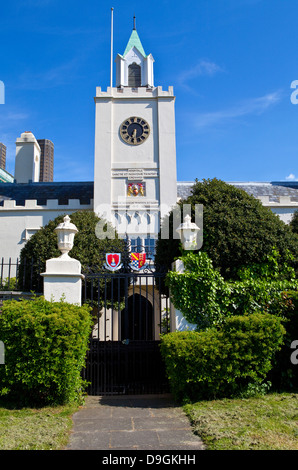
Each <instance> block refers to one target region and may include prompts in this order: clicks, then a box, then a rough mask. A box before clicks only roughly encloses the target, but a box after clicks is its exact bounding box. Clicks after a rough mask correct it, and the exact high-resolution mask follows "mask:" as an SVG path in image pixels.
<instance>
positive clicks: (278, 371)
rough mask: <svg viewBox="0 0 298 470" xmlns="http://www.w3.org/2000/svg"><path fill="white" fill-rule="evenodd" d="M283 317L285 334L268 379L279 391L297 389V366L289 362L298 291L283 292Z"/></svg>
mask: <svg viewBox="0 0 298 470" xmlns="http://www.w3.org/2000/svg"><path fill="white" fill-rule="evenodd" d="M282 295H283V299H282V304H283V318H284V319H285V321H284V327H285V329H286V335H285V337H284V342H283V345H282V347H281V349H280V351H278V353H277V355H276V358H275V361H274V365H273V369H272V371H270V373H269V376H268V378H269V380H270V381H271V382H272V385H273V388H274V389H275V390H277V391H279V392H282V391H288V392H291V391H295V392H297V390H298V366H297V365H296V364H292V363H291V354H292V352H293V351H294V350H293V349H291V343H292V342H293V341H295V340H298V292H297V291H287V292H283V294H282Z"/></svg>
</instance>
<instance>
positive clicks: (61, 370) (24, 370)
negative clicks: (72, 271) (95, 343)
mask: <svg viewBox="0 0 298 470" xmlns="http://www.w3.org/2000/svg"><path fill="white" fill-rule="evenodd" d="M90 331H91V315H90V309H89V308H88V307H86V306H83V307H79V306H74V305H70V304H67V303H65V302H57V303H55V302H48V301H46V300H44V298H42V297H40V298H35V299H32V300H22V301H20V302H17V301H14V300H12V301H5V302H4V303H3V307H2V314H0V340H1V341H3V343H4V346H5V365H2V366H0V394H1V395H9V396H13V397H17V398H18V401H22V402H25V403H42V404H49V403H56V404H58V403H60V404H61V403H70V402H72V401H77V400H80V399H81V398H82V396H83V394H84V381H83V380H82V378H81V371H82V369H83V367H84V364H85V357H86V352H87V348H88V340H89V335H90Z"/></svg>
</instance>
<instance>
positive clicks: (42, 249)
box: [19, 211, 125, 292]
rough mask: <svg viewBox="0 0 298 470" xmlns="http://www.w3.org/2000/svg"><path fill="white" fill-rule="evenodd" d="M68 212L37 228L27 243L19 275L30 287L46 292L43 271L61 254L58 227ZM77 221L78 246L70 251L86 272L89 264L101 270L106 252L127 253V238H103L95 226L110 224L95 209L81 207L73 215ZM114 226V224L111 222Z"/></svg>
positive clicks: (75, 241)
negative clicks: (49, 261) (43, 285)
mask: <svg viewBox="0 0 298 470" xmlns="http://www.w3.org/2000/svg"><path fill="white" fill-rule="evenodd" d="M64 216H65V215H60V216H58V217H56V218H55V219H54V220H51V221H50V222H49V223H48V224H47V225H45V226H44V227H42V228H41V229H40V230H38V232H36V233H35V234H34V235H33V236H32V237H31V238H30V240H28V242H27V243H26V245H25V246H24V248H23V249H22V251H21V254H20V267H19V279H20V283H21V285H22V287H23V288H24V289H27V290H29V291H31V290H34V291H37V292H42V278H41V276H40V273H41V272H43V270H44V269H45V262H46V260H48V259H51V258H56V257H58V256H60V255H61V253H60V251H59V250H58V245H57V234H56V232H55V228H56V227H57V225H58V224H60V223H61V222H63V218H64ZM70 218H71V222H72V223H73V224H75V225H76V227H77V229H78V233H77V234H76V235H75V237H74V246H73V249H72V250H71V251H70V253H69V255H70V256H71V257H72V258H75V259H77V260H79V261H80V262H81V264H82V271H83V272H84V271H85V270H86V269H87V268H88V267H95V269H97V270H100V269H101V267H102V265H103V263H104V262H105V253H106V252H120V253H123V252H124V249H125V242H124V240H122V239H119V238H118V236H117V233H116V234H115V235H116V238H115V239H108V238H105V239H99V238H98V237H97V236H96V233H95V230H96V226H97V224H98V223H101V224H103V225H106V228H108V224H107V223H106V222H105V221H102V220H101V219H100V218H99V217H97V215H96V214H95V213H94V212H93V211H78V212H74V213H73V214H71V216H70ZM110 227H111V226H110Z"/></svg>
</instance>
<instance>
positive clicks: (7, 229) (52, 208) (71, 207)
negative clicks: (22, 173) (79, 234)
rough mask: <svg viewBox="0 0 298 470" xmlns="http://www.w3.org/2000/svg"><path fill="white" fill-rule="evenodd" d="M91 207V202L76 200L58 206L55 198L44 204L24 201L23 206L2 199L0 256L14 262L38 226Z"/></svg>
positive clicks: (0, 208) (0, 207)
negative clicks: (59, 216) (84, 203)
mask: <svg viewBox="0 0 298 470" xmlns="http://www.w3.org/2000/svg"><path fill="white" fill-rule="evenodd" d="M92 208H93V205H92V204H90V205H81V204H80V201H77V200H70V201H69V204H68V205H60V206H59V205H58V201H57V200H49V201H48V203H47V205H46V206H39V205H37V203H36V201H35V200H31V201H26V205H25V206H16V204H15V201H9V200H8V201H4V205H3V206H0V258H2V257H4V258H5V260H8V259H9V258H11V259H12V261H13V262H15V260H16V259H17V258H18V257H19V255H20V252H21V249H22V248H23V247H24V245H25V243H26V241H27V240H28V239H29V238H30V236H31V235H32V234H33V233H35V232H36V231H37V230H38V229H40V227H43V226H44V225H46V224H47V223H48V222H49V221H50V220H53V219H55V218H56V217H58V215H62V214H69V215H71V214H72V213H73V212H75V211H77V210H82V209H92Z"/></svg>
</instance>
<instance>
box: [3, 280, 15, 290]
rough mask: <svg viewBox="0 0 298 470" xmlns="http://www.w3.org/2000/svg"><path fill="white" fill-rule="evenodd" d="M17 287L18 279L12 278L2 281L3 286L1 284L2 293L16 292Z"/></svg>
mask: <svg viewBox="0 0 298 470" xmlns="http://www.w3.org/2000/svg"><path fill="white" fill-rule="evenodd" d="M16 287H17V279H16V278H15V277H10V278H8V277H7V278H6V279H3V280H2V284H0V291H10V290H16Z"/></svg>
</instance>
